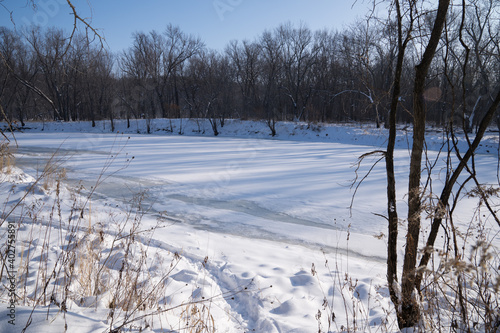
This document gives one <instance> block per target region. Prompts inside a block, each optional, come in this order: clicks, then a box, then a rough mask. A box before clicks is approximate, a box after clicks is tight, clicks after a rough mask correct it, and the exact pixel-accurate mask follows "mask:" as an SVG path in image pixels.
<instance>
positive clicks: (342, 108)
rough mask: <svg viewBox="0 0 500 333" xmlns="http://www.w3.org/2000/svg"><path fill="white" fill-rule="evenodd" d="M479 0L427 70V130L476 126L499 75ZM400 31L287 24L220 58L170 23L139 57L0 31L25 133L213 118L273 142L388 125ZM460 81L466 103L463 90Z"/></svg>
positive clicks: (402, 118) (412, 52) (497, 49)
mask: <svg viewBox="0 0 500 333" xmlns="http://www.w3.org/2000/svg"><path fill="white" fill-rule="evenodd" d="M475 3H476V5H475V6H473V7H471V8H469V9H467V10H465V11H464V12H465V13H466V15H467V20H466V21H465V22H467V23H466V25H465V26H464V27H460V24H461V22H463V20H461V15H462V10H461V9H459V8H457V9H456V12H455V11H453V10H451V11H450V13H449V15H448V17H447V21H446V25H445V31H444V33H443V35H442V37H441V40H440V44H439V47H438V48H437V51H436V57H435V58H434V61H433V63H432V66H431V68H430V70H429V74H428V78H427V86H426V90H425V94H424V97H425V100H426V108H427V121H428V122H431V123H433V124H436V125H438V126H446V125H447V124H449V120H450V118H453V122H454V123H456V124H458V125H460V126H463V127H464V129H465V130H467V131H470V130H473V128H474V127H477V126H478V124H479V119H481V118H482V112H483V113H484V105H487V104H488V101H489V99H491V98H492V94H493V90H494V87H495V86H496V85H497V84H498V81H499V78H500V46H499V45H500V41H499V39H500V37H499V31H500V23H499V20H498V12H496V11H495V10H494V6H495V2H494V1H490V0H486V1H485V0H476V1H475ZM496 9H498V8H496ZM390 15H391V14H390V13H389V17H390ZM434 15H435V12H434V11H431V10H429V11H421V12H420V16H419V18H418V22H419V30H418V35H416V36H414V37H413V38H411V39H410V40H409V41H408V47H407V51H406V53H405V62H404V67H403V69H402V75H401V93H400V98H399V108H400V109H401V110H403V112H399V113H398V116H397V121H398V122H400V123H411V122H412V117H413V116H412V114H413V105H412V89H413V81H414V75H415V73H414V72H415V71H414V68H415V66H416V63H415V62H416V59H418V58H419V57H420V55H421V53H422V52H423V50H422V45H423V44H424V43H425V41H426V40H427V39H428V38H429V34H430V31H431V28H432V25H431V23H432V21H433V17H434ZM397 28H398V27H397V22H396V21H395V20H391V19H390V18H387V19H386V20H380V19H379V20H377V19H375V18H374V17H372V18H369V19H366V20H362V21H359V22H358V23H357V24H355V25H353V26H351V27H350V28H348V29H345V30H344V31H335V32H333V31H327V30H320V31H311V30H310V29H309V28H308V27H307V26H305V25H303V24H300V25H293V24H291V23H286V24H281V25H279V26H278V27H277V28H275V29H273V30H266V31H264V32H263V33H262V34H261V35H260V36H258V37H257V38H256V39H255V40H254V41H248V40H244V41H236V40H235V41H231V42H230V43H229V44H228V45H227V46H226V48H225V49H224V50H223V51H216V50H211V49H207V48H206V47H205V46H204V43H203V41H201V40H200V39H199V38H195V37H193V36H191V35H187V34H185V33H184V32H182V31H181V30H180V29H179V28H178V27H176V26H172V25H168V26H167V27H166V29H165V30H164V31H163V32H158V31H151V32H147V33H145V32H137V33H135V34H134V35H133V42H132V45H131V46H130V48H128V49H127V50H125V51H123V52H121V53H118V54H112V53H110V52H109V51H108V50H106V49H104V48H103V47H102V45H96V43H95V42H92V41H90V40H89V39H88V38H87V36H84V35H75V36H72V38H71V43H69V41H70V39H69V37H68V36H67V34H65V32H64V31H63V30H62V29H57V28H48V29H41V28H38V27H31V28H29V29H27V30H26V31H25V32H24V33H22V34H21V33H17V32H15V31H13V30H11V29H8V28H7V27H0V54H1V55H2V58H1V59H0V60H1V63H0V68H1V71H0V101H1V105H2V106H3V115H2V117H3V118H6V120H9V121H13V120H17V121H19V122H20V124H21V125H24V122H25V121H27V120H63V121H79V120H90V121H92V122H95V121H96V120H101V119H110V120H111V122H112V121H113V119H117V118H121V119H129V120H130V119H131V118H136V119H137V118H145V119H148V120H151V119H154V118H157V117H161V118H181V117H182V118H207V119H209V120H210V123H211V125H212V129H213V130H214V134H215V135H217V133H218V130H217V129H218V127H219V126H223V125H224V120H225V119H227V118H241V119H263V120H266V121H267V123H268V125H269V128H270V130H271V133H272V134H273V135H274V134H275V133H276V131H275V123H276V121H279V120H296V121H313V122H345V121H367V122H374V123H376V124H377V126H380V125H383V124H385V125H387V121H388V112H389V109H390V103H391V90H392V84H393V82H392V77H393V76H394V70H395V66H396V61H397V51H398V39H397V38H398V35H397ZM463 45H466V46H467V48H464V47H463ZM463 64H466V66H465V67H464V66H463ZM462 78H466V80H467V82H466V83H465V84H464V85H463V86H464V87H465V90H466V91H465V94H461V92H460V94H459V92H457V91H456V89H455V87H454V86H455V84H458V82H460V81H461V80H462ZM462 95H463V96H464V98H459V97H460V96H462ZM455 110H461V112H455Z"/></svg>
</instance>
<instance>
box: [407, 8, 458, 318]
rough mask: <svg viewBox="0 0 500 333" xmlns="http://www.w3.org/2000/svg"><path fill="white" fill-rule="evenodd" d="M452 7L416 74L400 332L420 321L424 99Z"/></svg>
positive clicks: (440, 16)
mask: <svg viewBox="0 0 500 333" xmlns="http://www.w3.org/2000/svg"><path fill="white" fill-rule="evenodd" d="M449 5H450V0H439V5H438V10H437V13H436V18H435V21H434V26H433V28H432V32H431V36H430V39H429V42H428V44H427V46H426V48H425V51H424V54H423V56H422V60H421V62H420V64H418V65H417V66H416V71H415V84H414V87H413V146H412V151H411V160H410V175H409V185H408V231H407V234H406V248H405V257H404V263H403V274H402V281H401V282H402V286H401V287H402V288H401V309H400V311H401V314H400V319H401V320H400V321H399V326H400V328H404V327H413V326H415V325H416V324H417V323H418V321H419V320H420V310H419V306H418V302H417V299H416V297H417V293H416V292H415V291H416V289H415V287H416V285H415V282H416V264H417V254H418V253H417V249H418V239H419V235H420V212H421V208H422V207H421V203H422V195H421V190H420V179H421V169H422V154H423V151H424V138H425V119H426V109H425V102H424V97H423V95H424V89H425V81H426V80H425V79H426V76H427V73H428V71H429V68H430V65H431V63H432V60H433V58H434V54H435V52H436V49H437V46H438V44H439V41H440V38H441V33H442V31H443V27H444V23H445V21H446V14H447V12H448V7H449Z"/></svg>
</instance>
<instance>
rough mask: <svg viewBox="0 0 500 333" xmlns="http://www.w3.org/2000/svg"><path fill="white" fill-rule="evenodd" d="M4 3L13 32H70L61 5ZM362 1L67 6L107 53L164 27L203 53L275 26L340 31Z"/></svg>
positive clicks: (92, 2) (81, 1) (81, 0)
mask: <svg viewBox="0 0 500 333" xmlns="http://www.w3.org/2000/svg"><path fill="white" fill-rule="evenodd" d="M36 2H37V3H38V7H37V8H36V9H33V8H31V7H29V6H26V0H4V1H3V2H2V4H3V5H4V6H5V7H7V8H8V9H9V10H11V11H12V12H13V17H14V21H15V23H16V27H17V28H21V27H22V26H24V25H28V24H31V23H35V24H37V25H42V26H59V27H62V28H65V29H70V28H71V25H72V17H71V16H70V15H69V13H70V8H69V7H68V5H67V3H66V0H36ZM366 2H367V1H362V0H358V1H357V2H356V3H355V4H354V6H353V3H354V0H352V1H350V0H348V1H341V0H307V1H306V0H142V1H139V0H72V3H73V4H74V5H75V7H76V8H77V10H78V12H79V14H80V15H81V16H82V17H85V18H89V19H90V20H91V23H92V25H93V26H94V27H95V28H97V29H99V31H100V32H101V33H102V35H103V36H104V37H105V39H106V42H107V44H108V45H109V47H110V48H111V50H113V51H115V52H118V51H121V50H123V49H126V48H128V47H129V46H130V45H131V43H132V34H133V33H134V32H137V31H142V32H149V31H151V30H153V29H154V30H157V31H163V30H164V29H165V27H166V26H167V24H169V23H171V24H173V25H176V26H179V27H180V28H181V30H182V31H184V32H186V33H189V34H192V35H194V36H197V37H200V38H201V39H202V41H204V42H205V44H206V45H207V47H209V48H213V49H219V50H222V49H223V48H224V47H225V46H226V45H227V43H228V42H229V41H230V40H233V39H237V40H243V39H248V40H253V39H255V38H256V37H258V36H259V35H260V34H261V33H262V32H263V31H264V30H265V29H274V28H276V27H277V26H278V25H279V24H280V23H285V22H292V23H295V24H299V23H300V22H303V23H305V24H306V25H307V26H308V27H309V28H310V29H312V30H318V29H323V28H326V29H329V30H335V29H339V30H340V29H343V28H344V27H346V26H347V25H349V24H352V23H353V22H354V21H355V19H356V17H363V16H364V14H365V13H366V11H367V5H366ZM0 22H1V25H4V26H7V27H11V28H12V27H13V23H12V22H11V20H10V18H9V13H8V12H7V11H6V10H5V9H4V8H0Z"/></svg>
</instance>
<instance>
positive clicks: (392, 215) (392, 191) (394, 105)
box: [385, 0, 413, 308]
mask: <svg viewBox="0 0 500 333" xmlns="http://www.w3.org/2000/svg"><path fill="white" fill-rule="evenodd" d="M395 4H396V12H397V19H398V57H397V63H396V70H395V74H394V86H393V91H392V97H391V109H390V111H389V139H388V143H387V152H386V156H385V160H386V172H387V219H388V223H389V228H388V229H389V230H388V241H387V284H388V287H389V294H390V296H391V300H392V302H393V304H394V306H395V308H398V307H399V297H398V294H397V287H396V284H397V283H398V270H397V265H398V254H397V240H398V213H397V206H396V178H395V175H394V146H395V144H396V114H397V109H398V104H399V98H400V94H401V76H402V72H403V61H404V56H405V51H406V47H407V45H408V42H409V40H410V32H411V28H410V29H409V31H408V33H407V36H406V38H405V40H404V41H403V28H402V18H403V17H402V15H401V8H400V4H399V0H396V1H395ZM412 23H413V22H412Z"/></svg>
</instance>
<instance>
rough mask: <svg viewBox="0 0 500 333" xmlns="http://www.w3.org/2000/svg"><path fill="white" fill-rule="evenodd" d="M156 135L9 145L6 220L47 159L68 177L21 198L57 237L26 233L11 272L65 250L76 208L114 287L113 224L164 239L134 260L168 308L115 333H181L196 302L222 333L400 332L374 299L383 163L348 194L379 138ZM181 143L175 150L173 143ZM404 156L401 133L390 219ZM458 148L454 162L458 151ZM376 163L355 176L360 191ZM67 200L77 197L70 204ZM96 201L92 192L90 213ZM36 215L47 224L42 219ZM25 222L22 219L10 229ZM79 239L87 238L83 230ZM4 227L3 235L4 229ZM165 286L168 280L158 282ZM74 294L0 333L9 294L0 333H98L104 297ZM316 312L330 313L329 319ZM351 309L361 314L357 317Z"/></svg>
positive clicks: (103, 126) (348, 130)
mask: <svg viewBox="0 0 500 333" xmlns="http://www.w3.org/2000/svg"><path fill="white" fill-rule="evenodd" d="M171 124H172V126H171ZM151 125H152V134H145V132H146V124H145V120H140V121H133V122H132V124H131V127H130V128H126V122H125V121H115V126H116V131H117V132H118V134H117V133H110V131H109V130H110V123H109V121H108V122H98V123H97V126H96V127H94V128H92V127H91V126H90V124H89V123H86V122H81V123H77V122H75V123H45V124H42V123H29V124H27V127H29V128H30V129H27V130H25V131H24V132H23V133H19V132H18V133H16V134H15V138H16V141H17V145H18V148H17V151H16V152H15V156H16V165H17V167H19V168H20V169H13V170H12V171H11V172H10V174H8V175H5V174H4V175H3V176H2V177H3V179H2V182H1V184H0V186H1V187H2V189H1V191H2V192H1V196H2V197H1V199H2V202H3V203H4V204H3V205H2V211H3V214H5V213H6V212H8V211H10V207H12V206H13V205H14V204H15V203H16V202H18V201H19V199H20V198H21V197H22V196H23V195H24V193H25V191H26V190H27V189H28V188H29V187H30V186H31V185H33V183H35V179H36V177H37V176H38V175H40V174H41V173H42V172H43V167H44V165H45V163H46V162H47V161H48V160H49V159H51V158H52V164H56V165H59V166H60V167H64V170H65V171H64V186H63V189H62V190H61V189H57V190H54V184H46V183H43V184H42V183H40V184H36V186H35V190H34V191H33V193H34V194H33V196H31V197H30V198H29V200H32V201H33V202H31V201H30V205H31V206H30V207H35V206H36V207H37V212H39V214H40V217H38V220H39V221H41V222H40V223H41V224H43V221H44V220H45V221H47V220H50V221H59V222H60V223H57V224H53V225H51V227H50V228H46V225H45V226H44V229H42V227H41V226H39V225H37V224H36V223H35V222H32V221H29V219H23V220H22V222H21V224H20V226H19V231H18V234H17V242H16V247H17V249H18V251H17V256H16V260H17V261H16V265H21V264H22V259H24V258H27V256H26V254H25V251H26V249H31V248H33V251H35V250H36V249H39V250H40V249H41V250H40V251H42V253H45V257H43V256H40V257H36V258H32V259H30V260H32V264H33V265H34V266H33V267H37V269H40V267H42V266H40V265H41V258H47V260H48V262H49V263H51V260H52V261H53V262H57V255H58V254H60V252H61V249H60V247H61V246H62V244H66V245H67V244H69V242H68V243H66V242H65V240H67V239H68V237H69V235H70V232H69V231H68V230H69V229H70V227H71V222H70V221H71V219H73V218H74V217H72V215H71V214H72V213H74V211H75V209H74V207H75V206H78V207H82V206H85V210H84V211H85V219H84V220H85V221H86V222H85V223H87V224H89V223H90V226H88V225H86V226H85V227H83V226H80V225H79V226H78V227H79V229H78V233H80V234H85V232H88V235H87V236H85V237H91V235H90V234H92V235H94V236H95V235H97V234H99V233H102V234H104V236H101V239H102V241H101V243H100V245H99V247H98V249H97V250H96V249H91V250H90V251H96V252H98V251H101V252H103V253H112V254H113V256H114V255H115V254H117V255H118V256H117V257H116V260H115V261H114V262H113V264H112V265H110V264H108V262H106V265H105V266H106V267H107V269H108V270H109V272H108V273H107V275H106V276H107V278H108V279H109V280H112V278H113V277H114V278H116V276H117V274H119V272H120V263H121V262H122V261H123V260H127V258H126V256H125V255H124V253H125V250H123V249H118V250H117V249H116V243H113V239H116V237H114V235H115V236H116V234H117V232H116V228H119V227H117V226H119V225H120V223H128V221H126V222H120V221H123V220H122V218H121V217H120V216H121V215H120V214H122V215H123V214H125V216H126V213H127V211H128V212H129V213H130V212H133V214H132V216H139V215H140V228H142V229H148V228H152V227H155V226H158V225H160V227H159V228H156V229H155V230H154V233H152V234H151V233H148V234H147V235H146V233H145V234H144V235H142V236H141V237H138V241H137V242H138V243H139V245H137V249H138V250H137V252H134V253H138V255H139V256H141V255H142V254H146V255H145V257H147V259H145V262H144V267H146V268H145V271H146V272H147V274H148V275H147V277H146V278H144V277H143V279H144V280H149V281H156V280H155V279H157V280H158V281H162V285H164V288H163V289H162V290H161V292H162V297H159V298H158V299H159V302H158V305H157V306H162V309H165V308H169V307H170V308H172V310H169V311H167V312H165V313H162V314H161V315H155V316H152V317H150V319H149V318H148V319H146V321H144V320H143V321H137V322H134V323H133V324H131V325H128V326H126V327H127V328H130V327H132V328H131V329H132V331H140V330H143V331H146V332H149V331H151V332H162V331H167V332H169V331H170V330H172V331H174V332H184V331H186V332H189V331H190V330H189V326H188V328H187V329H185V330H183V328H185V326H186V321H187V319H186V313H187V312H189V311H191V310H192V308H189V306H191V305H190V304H191V303H189V302H190V301H193V300H194V301H198V302H199V303H198V309H199V310H200V309H203V311H199V312H198V313H197V315H196V316H198V317H201V318H202V319H203V321H205V322H211V318H213V322H214V323H215V326H216V327H217V332H250V331H255V332H312V331H317V330H318V325H319V324H320V325H322V326H321V328H322V329H323V330H327V328H328V317H331V315H332V312H333V313H334V314H335V321H334V322H333V324H332V325H331V327H330V329H331V330H332V331H342V325H347V321H351V322H352V320H353V315H355V316H356V319H357V321H358V323H360V324H361V327H359V330H360V331H369V330H370V326H373V328H371V330H372V331H377V330H378V328H377V327H379V326H380V325H384V326H386V327H389V330H394V331H396V326H397V325H396V324H395V318H394V317H393V315H392V314H389V315H387V314H386V312H387V311H389V312H390V311H391V304H390V302H389V300H388V297H387V291H386V288H385V287H384V286H385V258H386V256H385V246H386V245H385V240H386V237H385V233H386V228H387V227H386V221H385V219H384V218H383V217H381V216H380V215H384V214H385V212H386V206H385V205H386V204H385V189H386V183H385V181H386V179H385V173H384V168H385V167H384V164H383V163H380V164H378V165H377V166H376V167H375V168H374V169H373V170H372V171H371V174H370V176H369V177H368V178H367V179H366V180H364V182H363V184H362V185H361V186H360V187H359V189H358V190H357V192H356V196H355V198H354V200H353V194H354V190H355V188H356V187H352V184H353V180H354V179H355V178H356V162H357V158H358V157H359V156H361V155H363V154H365V153H368V152H371V151H374V150H379V149H384V145H385V143H386V142H385V140H386V138H387V132H386V131H385V130H383V129H375V128H373V127H370V126H362V125H344V126H342V125H320V124H296V123H279V124H278V125H277V132H278V135H277V136H276V137H274V138H272V137H270V136H269V129H268V128H267V127H266V125H265V123H262V122H252V121H238V120H228V121H227V123H226V125H225V126H224V127H223V128H219V130H220V132H221V134H220V135H219V136H218V137H213V135H212V132H211V129H210V126H209V124H208V123H207V122H205V121H203V120H200V121H195V120H183V121H182V123H181V122H180V121H179V120H173V121H172V123H171V122H170V121H169V120H156V121H154V122H152V124H151ZM170 129H173V134H172V133H171V132H170ZM180 131H182V133H183V135H178V132H180ZM441 135H442V133H440V132H438V131H432V130H431V131H429V133H428V135H427V147H428V149H429V154H428V156H429V157H430V158H431V159H436V158H437V159H438V163H437V165H436V167H435V169H434V170H439V168H440V165H442V164H441V163H443V161H442V160H443V158H442V157H440V156H439V155H438V151H439V149H440V148H441V146H442V142H443V139H442V137H441ZM497 135H498V134H495V133H491V134H490V135H489V136H488V137H487V138H486V139H485V141H484V143H483V145H482V146H481V147H480V149H479V154H478V155H477V158H476V166H477V172H478V175H479V178H480V181H481V182H484V183H496V182H497V174H496V170H497V160H498V153H497V147H498V139H497ZM410 141H411V133H407V132H406V131H405V130H403V129H401V130H400V131H399V132H398V142H397V151H396V154H395V157H396V173H397V177H398V179H399V183H398V195H399V207H398V209H399V210H400V216H404V215H405V210H406V208H407V207H406V204H405V200H404V198H405V190H406V187H407V183H406V182H405V175H406V174H407V171H408V170H407V166H408V161H409V152H408V146H409V145H410ZM14 145H15V144H14V142H11V144H10V146H11V147H12V146H14ZM459 147H461V149H465V147H466V144H465V140H462V141H461V142H459ZM380 157H381V156H380V155H373V156H372V157H368V158H367V159H365V160H364V161H363V163H362V164H361V167H360V169H359V170H358V171H357V174H358V176H359V177H360V178H358V180H359V179H361V178H362V177H363V176H364V175H365V173H366V172H367V171H368V170H369V169H370V167H371V165H372V164H373V163H374V162H376V161H377V160H378V159H379V158H380ZM21 169H22V171H21ZM435 172H436V175H435V177H434V178H433V187H434V191H435V192H436V193H439V192H438V191H439V187H440V180H439V178H440V177H444V175H442V174H440V173H439V171H435ZM96 183H97V186H96V187H95V185H96ZM13 184H14V185H15V186H12V185H13ZM94 187H95V188H94ZM76 189H80V192H79V197H78V198H75V194H74V193H75V190H76ZM91 191H95V192H94V193H93V195H92V196H91V198H90V201H88V202H87V201H86V197H87V196H88V194H89V193H90V192H91ZM138 193H144V196H143V197H141V198H142V199H141V203H142V206H141V209H140V210H136V209H135V208H130V209H128V210H127V208H126V207H133V204H131V203H133V202H137V201H138V199H137V194H138ZM75 202H78V203H77V204H75ZM38 206H40V208H38ZM43 207H45V208H48V212H42V210H43ZM51 207H56V212H54V210H53V209H52V212H51ZM349 207H351V209H350V208H349ZM138 212H139V213H138ZM25 213H26V212H25ZM474 213H475V209H474V206H472V205H469V204H468V202H467V201H464V204H462V205H460V207H459V212H458V213H457V216H458V217H459V218H458V219H457V221H456V223H458V224H460V223H462V224H467V223H468V222H469V221H471V219H472V218H473V215H474ZM51 214H52V215H51ZM134 214H135V215H134ZM21 215H22V212H20V211H19V209H18V210H17V211H15V213H13V214H12V215H11V216H12V217H13V218H14V217H16V216H21ZM54 215H56V216H60V217H59V218H54ZM128 216H129V217H130V215H128ZM89 219H90V221H89ZM130 220H133V218H132V219H130ZM17 223H19V221H18V220H17ZM87 227H89V228H90V229H88V230H92V232H90V231H85V229H86V228H87ZM425 227H426V226H424V228H425ZM2 228H3V229H6V228H7V227H6V223H4V225H3V226H2ZM46 229H53V232H54V233H59V234H60V235H61V236H60V237H51V238H50V241H45V240H47V239H49V238H47V236H46V234H44V233H43V232H42V230H46ZM2 233H4V231H2ZM400 235H401V237H403V236H404V232H401V233H400ZM78 237H84V236H78ZM33 239H34V240H33ZM81 239H83V238H81ZM30 240H31V242H30ZM45 243H47V244H45ZM400 244H401V247H400V250H401V252H400V254H402V251H403V248H402V242H401V243H400ZM496 245H498V244H496ZM44 249H45V250H44ZM46 249H49V250H46ZM44 251H45V252H44ZM120 251H121V252H120ZM92 253H93V252H92ZM120 254H121V256H120ZM81 255H85V252H84V251H82V252H81ZM89 255H90V254H89ZM400 257H401V255H400ZM153 258H155V259H153ZM173 263H175V264H173ZM325 263H327V264H325ZM37 265H38V266H37ZM44 267H45V266H44ZM79 267H80V266H79ZM77 271H78V270H77ZM81 271H84V270H81ZM165 271H167V272H168V278H166V279H163V280H162V279H161V277H162V276H163V275H162V274H163V272H165ZM32 276H33V280H31V281H25V287H24V288H25V290H26V289H27V293H28V294H29V293H30V288H32V290H34V288H35V287H34V286H35V285H36V281H34V280H35V277H36V276H37V275H35V274H32ZM4 283H5V282H4ZM79 283H80V285H81V284H82V283H81V282H79ZM55 285H57V283H56V284H55ZM74 285H78V283H75V284H74ZM51 286H52V284H51ZM3 288H6V287H5V285H4V287H3ZM73 288H74V289H72V290H70V293H69V294H71V297H69V298H71V299H72V301H71V302H68V304H66V307H67V313H65V314H63V313H62V312H59V311H58V310H59V309H60V305H57V302H58V300H57V299H56V300H53V302H52V303H53V305H52V306H51V307H44V306H40V307H37V308H36V309H35V310H34V311H33V312H32V310H33V307H30V306H28V305H22V304H19V305H18V306H17V307H16V326H12V325H9V324H8V322H7V321H8V320H9V317H8V316H7V315H8V313H9V309H7V302H8V300H9V299H8V297H7V294H6V293H5V292H4V293H3V295H2V298H1V301H2V302H4V303H5V305H4V306H1V308H0V316H1V317H0V332H17V330H19V331H20V330H21V329H22V328H24V325H25V323H26V322H27V321H28V317H29V316H30V314H31V316H32V323H31V325H30V326H29V328H28V330H27V331H28V332H30V331H31V332H59V331H64V327H65V325H67V330H68V331H71V332H73V333H79V332H103V331H106V330H107V329H109V327H110V324H111V319H110V317H109V311H110V310H109V304H110V300H111V299H112V294H111V292H105V291H103V292H102V293H100V294H99V295H98V296H96V297H91V296H89V295H85V294H84V293H83V292H82V290H81V289H82V288H81V289H80V290H79V289H78V288H77V287H74V286H73ZM111 289H112V288H109V290H111ZM78 293H81V295H80V294H78ZM75 295H78V297H75ZM35 296H36V295H31V297H35ZM325 299H326V300H327V302H328V303H329V304H330V308H327V309H325V308H324V304H325V303H324V300H325ZM59 302H60V301H59ZM49 303H50V300H48V301H47V302H46V304H49ZM353 303H355V307H356V309H357V310H352V304H353ZM178 305H179V307H177V306H178ZM191 312H192V311H191ZM318 313H320V314H321V317H319V315H318ZM196 316H195V315H193V316H192V317H193V318H194V317H196ZM193 318H191V321H190V323H191V325H194V324H193V322H194V319H193ZM146 322H147V324H149V326H150V327H147V324H146ZM13 329H14V330H13Z"/></svg>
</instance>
